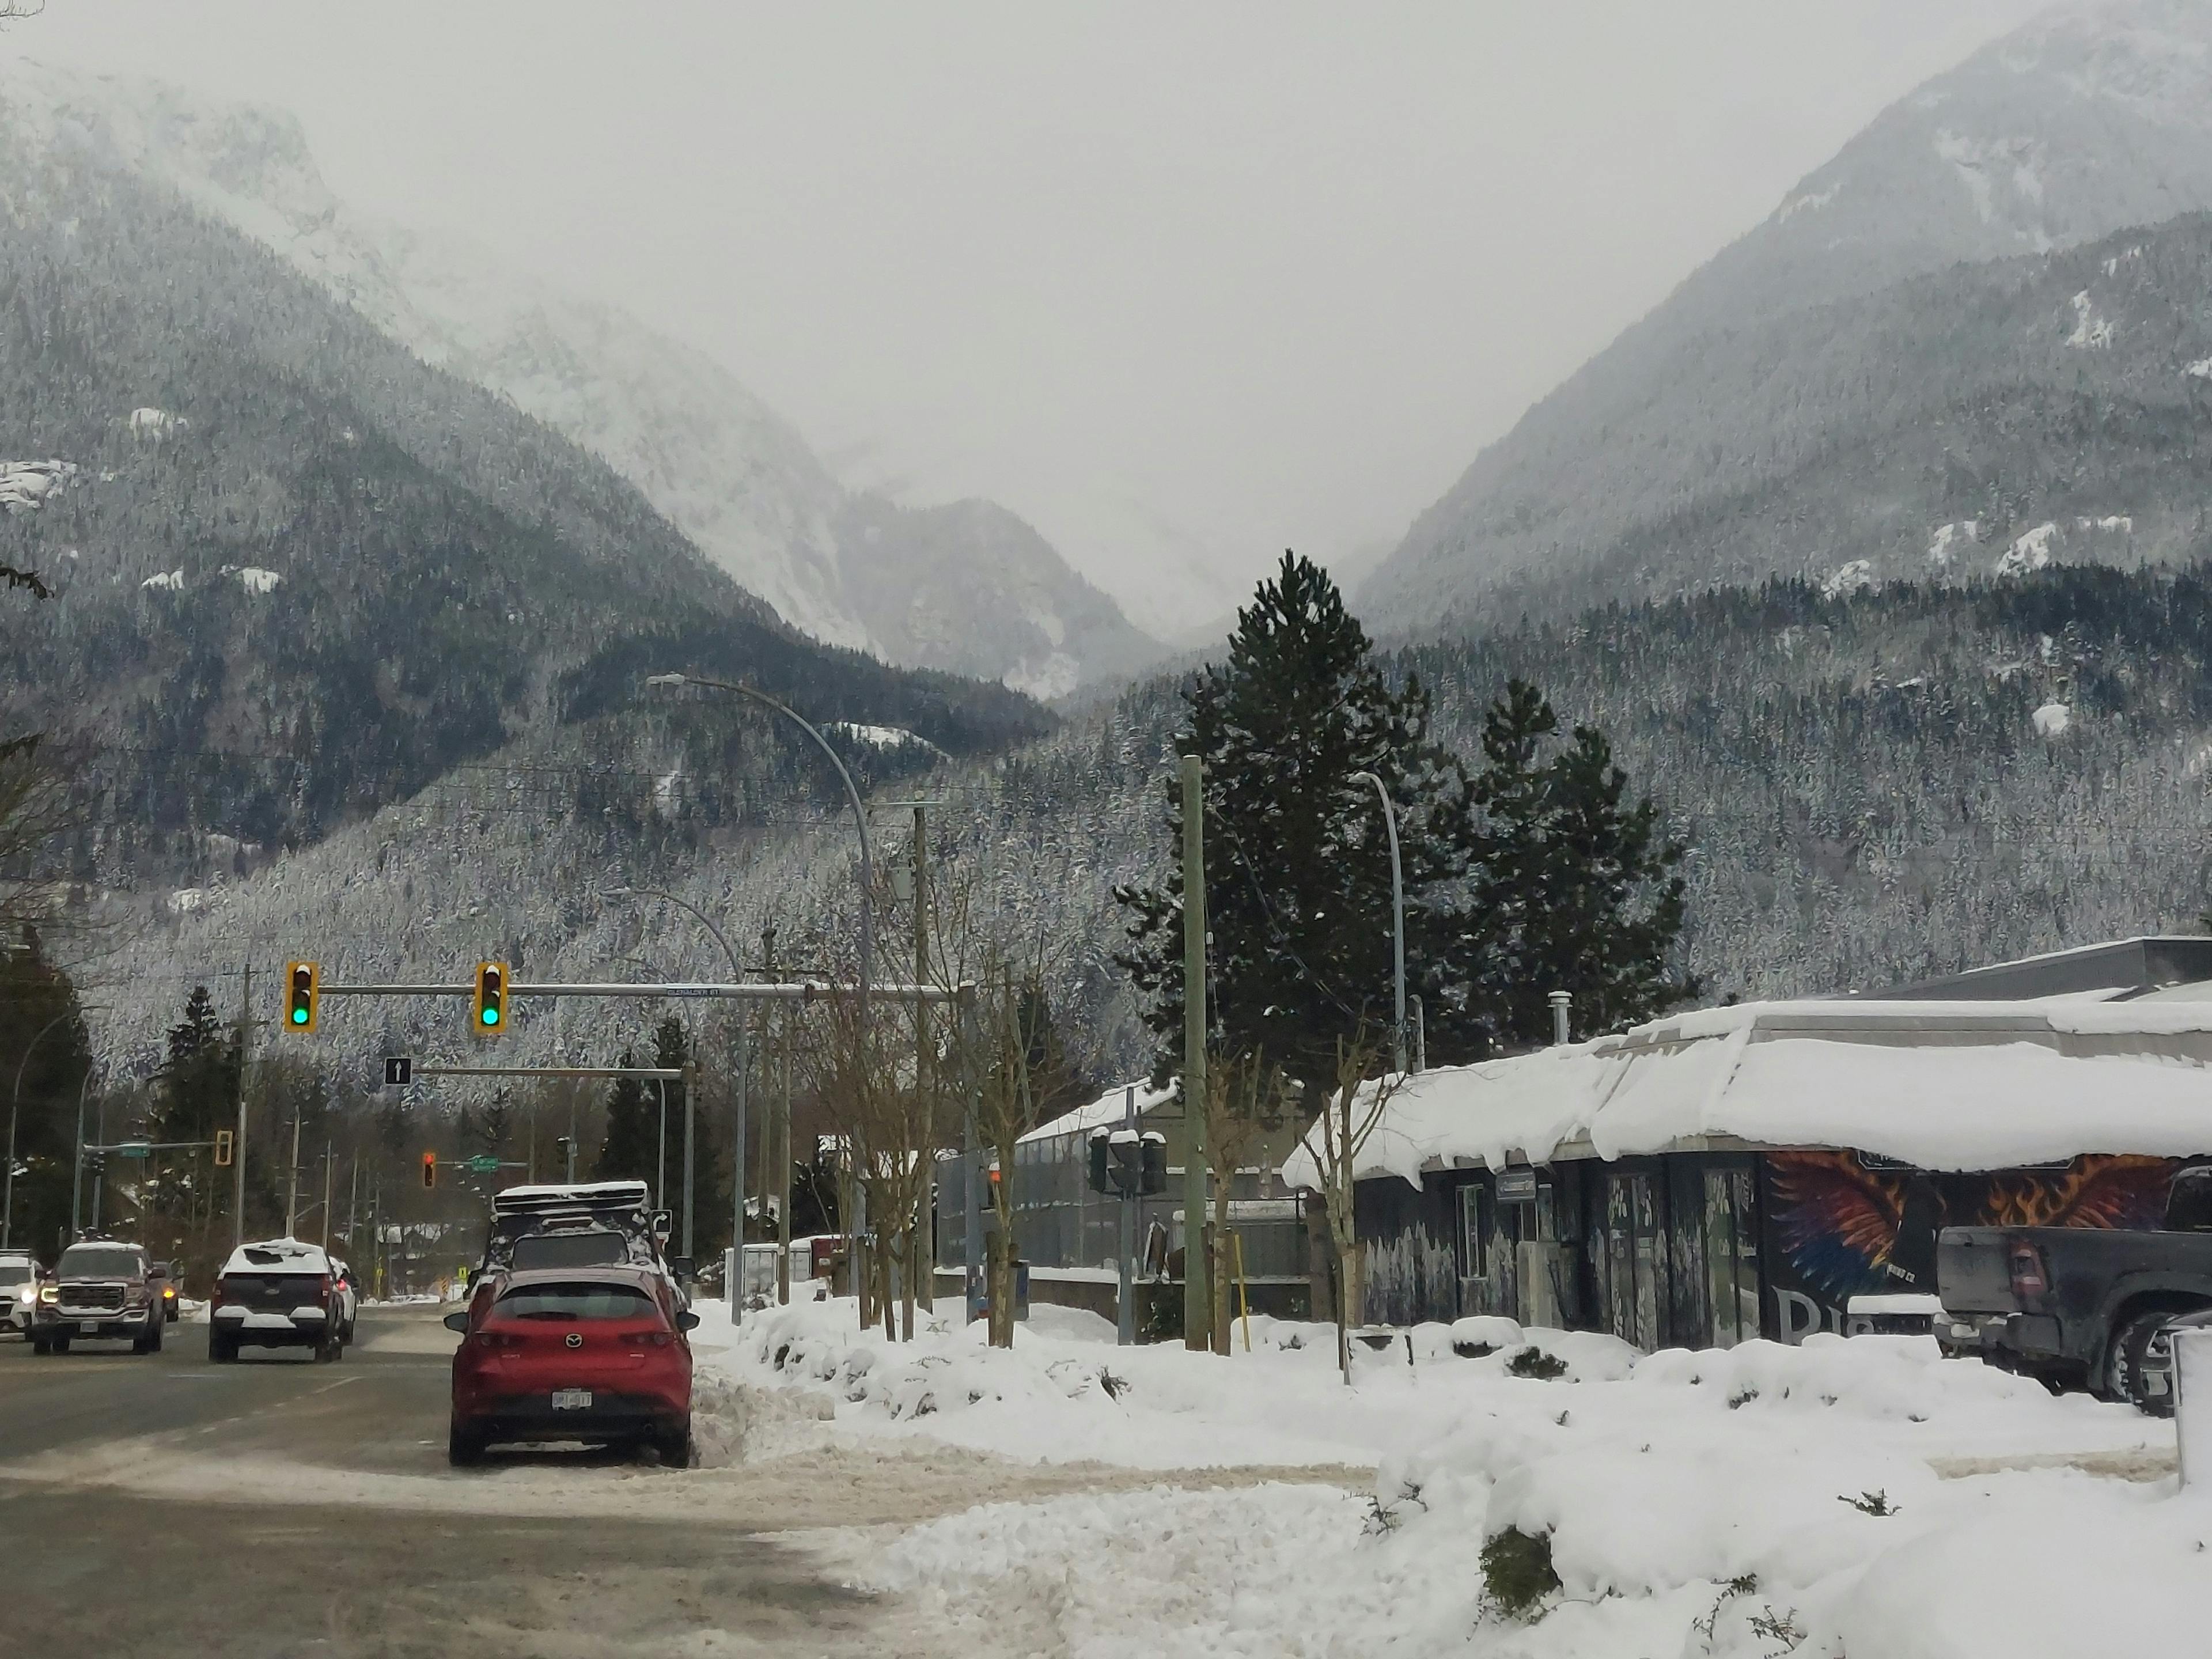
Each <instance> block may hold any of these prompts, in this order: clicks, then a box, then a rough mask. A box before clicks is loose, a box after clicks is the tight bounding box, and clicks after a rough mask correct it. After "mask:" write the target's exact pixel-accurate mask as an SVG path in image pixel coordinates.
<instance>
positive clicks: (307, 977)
mask: <svg viewBox="0 0 2212 1659" xmlns="http://www.w3.org/2000/svg"><path fill="white" fill-rule="evenodd" d="M322 988H323V978H322V972H321V970H320V969H318V968H317V967H316V966H315V964H314V963H312V962H288V963H285V964H284V1029H285V1030H288V1031H312V1030H314V1029H315V1001H316V999H317V998H318V997H319V996H320V995H321V994H322Z"/></svg>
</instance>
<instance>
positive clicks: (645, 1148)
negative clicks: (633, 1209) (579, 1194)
mask: <svg viewBox="0 0 2212 1659" xmlns="http://www.w3.org/2000/svg"><path fill="white" fill-rule="evenodd" d="M617 1063H618V1064H620V1065H623V1066H635V1065H636V1064H637V1055H636V1051H635V1049H631V1048H625V1049H623V1051H622V1059H621V1060H620V1061H619V1062H617ZM646 1094H647V1091H646V1087H645V1085H644V1083H643V1082H641V1080H640V1079H636V1078H634V1077H618V1078H617V1079H615V1082H614V1087H613V1088H611V1089H610V1090H609V1091H607V1129H606V1136H605V1139H603V1140H601V1141H600V1143H599V1160H598V1162H597V1163H596V1164H594V1165H593V1166H592V1176H593V1179H595V1180H599V1181H644V1182H650V1181H652V1180H653V1176H654V1174H655V1171H656V1170H657V1168H658V1164H657V1163H656V1159H657V1158H658V1156H659V1146H660V1142H659V1131H660V1102H659V1097H658V1096H657V1095H656V1096H655V1097H653V1099H652V1100H650V1101H648V1100H647V1097H646Z"/></svg>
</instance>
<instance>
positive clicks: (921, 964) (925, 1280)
mask: <svg viewBox="0 0 2212 1659" xmlns="http://www.w3.org/2000/svg"><path fill="white" fill-rule="evenodd" d="M914 982H915V984H916V985H927V984H928V983H929V807H928V805H927V803H926V802H923V801H916V802H915V804H914ZM930 1058H931V1050H930V1030H929V1006H928V1005H927V1003H925V1002H923V1001H922V1000H921V999H920V998H919V997H917V998H916V999H915V1005H914V1091H915V1098H916V1100H917V1102H918V1103H919V1104H920V1105H921V1109H922V1121H923V1124H924V1126H925V1133H924V1135H923V1137H922V1138H923V1139H924V1141H925V1142H926V1143H927V1144H926V1145H925V1146H923V1147H922V1148H921V1154H922V1156H923V1157H925V1158H927V1159H928V1160H929V1178H928V1182H927V1188H926V1189H925V1192H924V1194H923V1199H924V1201H923V1204H922V1206H921V1225H919V1226H918V1227H917V1228H916V1229H915V1232H916V1234H917V1235H918V1237H916V1238H915V1248H914V1249H911V1250H909V1251H908V1254H909V1255H913V1256H915V1257H916V1258H917V1259H916V1260H915V1261H909V1262H908V1264H907V1272H908V1275H909V1276H910V1277H911V1278H913V1279H918V1280H919V1281H920V1283H919V1284H918V1285H916V1287H915V1288H916V1294H917V1295H918V1296H919V1297H920V1299H921V1305H922V1308H923V1310H925V1311H927V1312H929V1313H934V1312H936V1311H937V1139H938V1134H937V1129H938V1125H937V1097H936V1096H935V1095H934V1094H933V1093H932V1092H931V1083H930V1072H931V1066H930V1064H929V1061H930ZM923 1257H927V1260H921V1259H920V1258H923ZM912 1334H913V1333H912V1332H911V1331H909V1332H908V1335H909V1336H911V1335H912Z"/></svg>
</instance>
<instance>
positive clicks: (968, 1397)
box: [702, 1303, 2212, 1659]
mask: <svg viewBox="0 0 2212 1659" xmlns="http://www.w3.org/2000/svg"><path fill="white" fill-rule="evenodd" d="M1036 1313H1037V1315H1038V1316H1039V1317H1037V1318H1036V1320H1035V1322H1033V1324H1032V1325H1031V1326H1030V1328H1024V1330H1023V1331H1022V1332H1021V1333H1020V1334H1019V1335H1018V1339H1017V1346H1015V1347H1014V1348H1013V1349H1012V1350H1011V1351H992V1350H989V1349H987V1348H986V1347H984V1346H981V1341H980V1333H979V1332H978V1331H977V1330H975V1329H974V1328H963V1327H960V1326H959V1325H957V1322H955V1321H953V1320H951V1319H947V1318H942V1317H940V1318H939V1320H937V1321H935V1322H933V1328H932V1329H931V1330H930V1331H929V1332H928V1334H927V1335H925V1336H924V1337H922V1338H921V1340H917V1341H916V1342H915V1343H914V1344H912V1345H910V1346H908V1345H902V1344H895V1343H886V1342H884V1340H882V1339H881V1337H880V1335H879V1334H875V1333H870V1334H866V1335H864V1334H862V1333H860V1331H859V1330H858V1328H857V1325H856V1322H855V1318H854V1310H853V1308H852V1304H850V1303H818V1304H799V1305H796V1306H793V1307H792V1308H788V1309H784V1310H774V1311H771V1312H769V1313H768V1314H765V1315H760V1316H755V1317H754V1318H753V1319H752V1320H751V1321H750V1322H748V1324H747V1326H746V1328H744V1331H743V1332H741V1333H729V1332H727V1331H726V1330H723V1331H708V1332H702V1335H705V1336H708V1337H709V1338H710V1340H714V1341H715V1342H718V1343H719V1342H725V1341H726V1342H727V1343H728V1346H727V1347H726V1350H725V1351H723V1352H720V1353H719V1354H714V1355H710V1356H708V1358H707V1359H706V1360H705V1362H704V1363H706V1364H708V1366H710V1367H711V1368H714V1369H718V1370H726V1372H727V1373H728V1374H729V1375H730V1376H732V1377H733V1378H736V1379H738V1380H741V1381H743V1382H744V1383H748V1384H751V1385H754V1386H757V1387H769V1388H781V1389H798V1390H802V1391H805V1393H806V1394H807V1395H810V1396H811V1398H813V1399H814V1400H816V1401H818V1402H821V1403H820V1404H818V1405H817V1407H816V1409H823V1408H828V1409H833V1410H834V1412H835V1419H834V1425H823V1426H824V1427H834V1431H835V1433H836V1435H837V1437H839V1438H840V1439H841V1440H842V1441H845V1442H846V1443H851V1444H864V1443H866V1442H868V1441H871V1440H873V1441H878V1442H897V1441H921V1442H925V1443H926V1442H929V1441H937V1442H942V1443H947V1444H950V1445H954V1446H961V1447H966V1448H969V1449H975V1450H979V1451H991V1452H996V1453H998V1454H1000V1455H1006V1456H1011V1457H1015V1458H1021V1459H1025V1460H1030V1461H1033V1462H1040V1463H1046V1464H1054V1463H1066V1462H1103V1463H1109V1464H1121V1465H1124V1466H1127V1467H1131V1468H1150V1469H1159V1470H1163V1471H1164V1470H1167V1469H1170V1468H1198V1467H1205V1466H1209V1465H1211V1466H1233V1465H1268V1466H1273V1467H1275V1468H1290V1467H1293V1466H1297V1465H1311V1466H1328V1465H1339V1466H1341V1465H1346V1464H1352V1465H1358V1466H1360V1467H1364V1468H1373V1469H1374V1470H1375V1478H1374V1484H1373V1486H1372V1488H1371V1491H1370V1492H1352V1491H1348V1490H1343V1489H1341V1488H1332V1487H1330V1486H1314V1485H1310V1484H1301V1485H1297V1486H1289V1485H1282V1484H1264V1485H1261V1486H1254V1487H1249V1488H1245V1489H1242V1490H1236V1489H1231V1490H1214V1491H1194V1490H1190V1489H1188V1488H1187V1487H1180V1486H1175V1487H1171V1486H1158V1487H1154V1488H1152V1489H1148V1490H1138V1491H1127V1492H1108V1493H1091V1492H1085V1493H1079V1494H1070V1495H1065V1496H1060V1497H1054V1498H1045V1499H1042V1500H1041V1501H1037V1502H1030V1503H1013V1504H992V1505H988V1506H986V1507H984V1508H981V1509H977V1510H970V1511H968V1512H966V1513H963V1514H959V1515H954V1516H947V1517H945V1518H943V1519H939V1520H936V1521H932V1522H926V1523H924V1524H922V1525H920V1526H917V1527H915V1528H911V1529H909V1530H908V1531H906V1532H905V1533H904V1534H902V1535H900V1536H898V1537H896V1539H893V1540H890V1541H885V1540H884V1538H883V1536H882V1535H881V1534H880V1533H874V1534H868V1535H867V1536H866V1537H865V1538H863V1537H861V1536H860V1535H854V1536H852V1537H850V1538H848V1539H846V1540H845V1541H843V1544H842V1548H843V1550H844V1552H845V1559H847V1560H848V1571H849V1572H850V1575H851V1577H852V1578H853V1580H854V1583H856V1584H859V1585H860V1586H861V1587H863V1588H867V1589H877V1590H881V1591H885V1592H891V1593H896V1594H899V1595H902V1596H904V1597H906V1598H907V1599H908V1601H910V1602H911V1603H912V1607H913V1612H914V1616H915V1620H917V1621H918V1622H917V1624H916V1626H915V1630H916V1634H917V1641H918V1644H919V1643H920V1641H921V1636H922V1634H923V1632H924V1631H925V1630H927V1632H929V1635H930V1642H929V1644H928V1645H929V1647H930V1650H936V1649H937V1646H938V1644H944V1650H945V1651H957V1650H963V1648H964V1650H967V1651H970V1652H974V1653H977V1654H980V1655H995V1654H1000V1653H1006V1654H1012V1653H1028V1652H1035V1651H1041V1650H1042V1651H1063V1650H1064V1651H1066V1652H1068V1653H1070V1654H1073V1655H1079V1656H1085V1659H1091V1656H1097V1659H1104V1656H1121V1655H1130V1656H1134V1655H1137V1654H1185V1653H1188V1654H1192V1655H1197V1654H1200V1653H1205V1654H1217V1653H1250V1654H1255V1655H1258V1654H1282V1655H1300V1656H1323V1655H1328V1656H1335V1655H1352V1654H1367V1653H1376V1652H1402V1653H1407V1654H1426V1653H1476V1654H1498V1655H1509V1654H1510V1655H1529V1656H1569V1655H1571V1656H1576V1659H1596V1656H1607V1655H1613V1654H1620V1655H1623V1656H1629V1655H1639V1656H1640V1655H1650V1654H1663V1655H1674V1654H1677V1653H1680V1654H1684V1655H1692V1656H1702V1655H1706V1654H1715V1655H1725V1656H1750V1655H1759V1656H1768V1655H1773V1654H1780V1653H1796V1654H1802V1655H1806V1656H1831V1659H1839V1656H1843V1655H1845V1654H1850V1655H1854V1656H1860V1659H1863V1656H1867V1655H1874V1656H1880V1659H1923V1656H1924V1659H1981V1656H1989V1659H2022V1656H2038V1659H2041V1656H2052V1659H2058V1656H2072V1655H2075V1654H2080V1655H2082V1656H2085V1659H2086V1656H2089V1655H2095V1656H2097V1659H2104V1656H2106V1655H2109V1654H2110V1653H2112V1652H2114V1651H2119V1650H2125V1649H2127V1648H2128V1647H2129V1646H2130V1645H2133V1644H2148V1645H2149V1646H2151V1647H2153V1648H2154V1649H2157V1650H2170V1648H2171V1644H2172V1640H2173V1638H2174V1636H2175V1633H2176V1632H2181V1631H2184V1630H2187V1629H2191V1628H2193V1627H2194V1625H2195V1622H2196V1621H2197V1620H2201V1618H2202V1616H2203V1607H2204V1606H2205V1605H2206V1598H2207V1597H2208V1596H2212V1553H2208V1550H2212V1501H2205V1500H2202V1499H2199V1498H2197V1497H2195V1496H2191V1497H2189V1498H2179V1497H2176V1496H2175V1495H2174V1482H2173V1480H2172V1478H2171V1474H2170V1471H2171V1468H2172V1432H2171V1430H2170V1428H2168V1427H2167V1426H2166V1425H2161V1424H2157V1423H2154V1422H2152V1421H2150V1420H2149V1419H2144V1418H2142V1417H2140V1416H2138V1415H2136V1413H2132V1412H2130V1411H2127V1410H2124V1409H2122V1408H2118V1407H2110V1406H2105V1405H2102V1404H2100V1403H2098V1402H2095V1401H2089V1400H2087V1399H2083V1398H2080V1397H2067V1398H2059V1399H2054V1398H2052V1397H2051V1396H2050V1395H2047V1394H2045V1392H2044V1390H2043V1389H2041V1388H2040V1387H2039V1386H2037V1385H2035V1384H2033V1383H2027V1382H2024V1381H2022V1380H2021V1379H2019V1378H2016V1377H2012V1376H2006V1375H2004V1374H2002V1373H2000V1372H1996V1371H1992V1370H1987V1369H1985V1368H1984V1367H1982V1366H1980V1365H1978V1364H1972V1363H1971V1362H1959V1361H1945V1360H1942V1358H1939V1357H1938V1356H1937V1354H1936V1349H1935V1346H1934V1344H1933V1343H1932V1342H1930V1341H1929V1340H1926V1339H1907V1338H1880V1337H1861V1338H1854V1339H1851V1340H1849V1341H1846V1340H1843V1339H1840V1338H1834V1337H1827V1338H1817V1339H1814V1340H1812V1341H1810V1342H1808V1343H1807V1344H1806V1345H1804V1346H1802V1347H1796V1348H1789V1347H1783V1346H1779V1345H1777V1344H1772V1343H1765V1342H1755V1343H1751V1344H1747V1345H1746V1346H1742V1347H1740V1348H1737V1349H1735V1350H1732V1351H1728V1352H1699V1353H1689V1352H1680V1351H1674V1352H1665V1353H1660V1354H1655V1355H1650V1356H1648V1357H1640V1356H1638V1355H1636V1354H1635V1353H1634V1352H1632V1350H1630V1349H1628V1348H1627V1347H1626V1345H1623V1344H1620V1343H1619V1342H1616V1341H1614V1340H1612V1339H1609V1338H1605V1337H1598V1336H1592V1335H1589V1334H1571V1333H1541V1332H1539V1333H1528V1334H1523V1333H1521V1332H1519V1331H1518V1330H1517V1329H1516V1328H1513V1327H1512V1326H1510V1323H1509V1322H1503V1321H1482V1322H1463V1323H1462V1327H1461V1328H1458V1330H1457V1334H1458V1337H1459V1339H1460V1342H1459V1346H1460V1348H1461V1349H1462V1350H1463V1351H1465V1352H1466V1353H1468V1354H1472V1353H1474V1351H1475V1350H1477V1349H1480V1348H1487V1349H1490V1350H1491V1352H1487V1353H1486V1354H1482V1355H1481V1356H1480V1357H1463V1354H1462V1352H1455V1346H1454V1342H1453V1335H1454V1333H1453V1332H1452V1331H1450V1330H1447V1329H1446V1328H1443V1327H1440V1326H1439V1327H1429V1328H1423V1329H1421V1330H1419V1331H1417V1332H1416V1333H1414V1336H1413V1345H1412V1358H1413V1363H1412V1364H1408V1362H1407V1348H1406V1346H1405V1345H1404V1344H1403V1343H1402V1342H1401V1344H1399V1345H1398V1346H1395V1347H1394V1348H1392V1349H1389V1350H1387V1351H1385V1352H1382V1353H1370V1352H1366V1351H1364V1350H1362V1351H1361V1352H1360V1353H1359V1355H1358V1361H1357V1364H1356V1368H1355V1382H1356V1386H1355V1387H1353V1388H1352V1389H1345V1388H1344V1387H1343V1386H1342V1384H1341V1383H1340V1382H1339V1380H1338V1378H1337V1375H1336V1371H1335V1369H1334V1333H1333V1332H1332V1331H1331V1330H1330V1329H1329V1328H1328V1327H1325V1326H1297V1325H1288V1324H1284V1323H1281V1322H1271V1321H1261V1320H1255V1321H1254V1322H1253V1338H1254V1344H1255V1352H1251V1353H1249V1354H1247V1353H1244V1352H1242V1351H1241V1348H1240V1351H1239V1352H1237V1354H1235V1355H1234V1356H1232V1357H1231V1358H1226V1359H1224V1358H1215V1357H1213V1356H1211V1355H1197V1354H1191V1353H1188V1352H1185V1351H1184V1350H1182V1349H1181V1348H1179V1347H1171V1346H1158V1347H1142V1348H1136V1349H1118V1348H1115V1347H1114V1346H1111V1331H1110V1328H1109V1327H1107V1326H1106V1325H1105V1323H1104V1322H1103V1321H1099V1320H1096V1319H1094V1318H1091V1316H1085V1315H1079V1314H1072V1313H1069V1312H1068V1311H1066V1310H1045V1309H1039V1310H1036ZM732 1338H734V1340H731V1339H732ZM1553 1372H1556V1373H1557V1374H1556V1375H1547V1373H1553ZM1516 1373H1519V1374H1516ZM886 1449H888V1447H887V1448H886ZM1960 1470H1972V1471H1974V1472H1973V1473H1972V1474H1966V1475H1963V1476H1960V1475H1958V1474H1957V1472H1958V1471H1960ZM2092 1470H2096V1471H2100V1472H2102V1473H2091V1472H2090V1471H2092ZM1320 1472H1321V1470H1320V1468H1316V1474H1318V1473H1320ZM1947 1473H1948V1475H1950V1476H1951V1477H1954V1478H1947ZM2115 1474H2126V1475H2131V1476H2134V1477H2136V1478H2134V1479H2118V1478H2114V1475H2115ZM1501 1536H1502V1537H1504V1540H1505V1547H1506V1548H1507V1549H1508V1550H1510V1551H1511V1552H1513V1553H1515V1558H1516V1559H1517V1560H1518V1561H1519V1562H1520V1564H1521V1565H1522V1567H1523V1568H1524V1573H1523V1575H1522V1577H1524V1578H1528V1580H1529V1581H1530V1587H1531V1588H1533V1589H1535V1590H1537V1591H1539V1592H1541V1593H1540V1594H1539V1595H1537V1598H1536V1599H1535V1601H1534V1603H1533V1605H1532V1606H1531V1607H1528V1609H1525V1610H1524V1613H1523V1616H1522V1617H1520V1618H1516V1617H1513V1616H1510V1615H1509V1614H1508V1613H1507V1612H1506V1611H1504V1609H1503V1608H1502V1607H1500V1606H1499V1605H1498V1599H1497V1596H1496V1595H1494V1594H1493V1593H1492V1591H1493V1585H1492V1583H1486V1576H1485V1572H1484V1570H1483V1567H1482V1565H1481V1558H1482V1556H1483V1553H1484V1547H1485V1545H1486V1541H1491V1540H1493V1539H1497V1538H1500V1537H1501ZM815 1541H817V1542H820V1541H822V1540H821V1539H820V1536H819V1535H815ZM832 1547H836V1545H835V1543H834V1541H833V1543H832ZM2026 1564H2033V1565H2026ZM1495 1583H1496V1584H1499V1585H1503V1586H1504V1587H1505V1588H1506V1589H1508V1590H1510V1589H1511V1588H1512V1587H1513V1578H1512V1576H1511V1575H1510V1574H1504V1573H1503V1572H1502V1571H1501V1576H1499V1577H1498V1578H1497V1579H1496V1580H1495Z"/></svg>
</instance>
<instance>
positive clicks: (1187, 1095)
mask: <svg viewBox="0 0 2212 1659" xmlns="http://www.w3.org/2000/svg"><path fill="white" fill-rule="evenodd" d="M1205 836H1206V766H1205V763H1204V762H1202V761H1200V759H1199V757H1197V756H1195V755H1185V756H1184V757H1182V1117H1183V1129H1184V1133H1185V1135H1186V1136H1187V1138H1188V1146H1187V1148H1186V1150H1185V1151H1184V1153H1183V1170H1182V1345H1183V1346H1184V1347H1186V1348H1189V1349H1193V1350H1196V1351H1204V1350H1210V1349H1211V1348H1212V1346H1213V1321H1212V1317H1211V1315H1210V1311H1209V1310H1208V1307H1207V1304H1208V1302H1209V1300H1210V1299H1211V1298H1210V1297H1209V1296H1208V1294H1207V1292H1208V1291H1209V1289H1210V1288H1211V1285H1212V1277H1213V1276H1212V1273H1209V1272H1207V1271H1206V839H1205Z"/></svg>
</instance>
